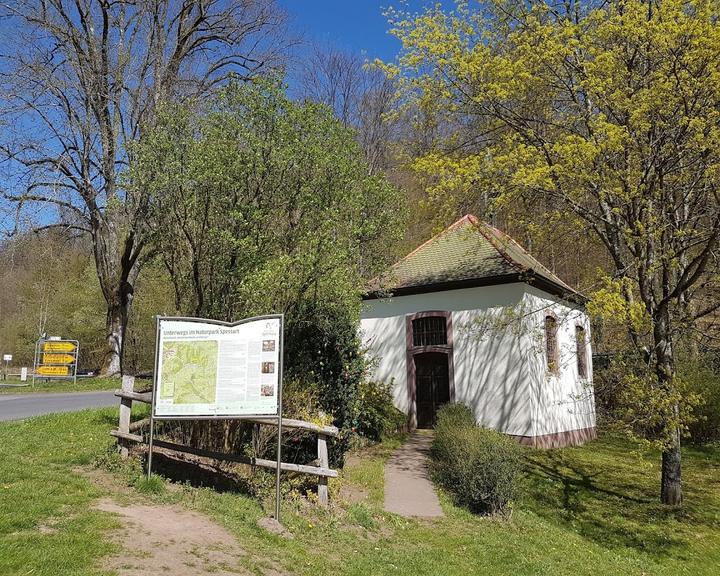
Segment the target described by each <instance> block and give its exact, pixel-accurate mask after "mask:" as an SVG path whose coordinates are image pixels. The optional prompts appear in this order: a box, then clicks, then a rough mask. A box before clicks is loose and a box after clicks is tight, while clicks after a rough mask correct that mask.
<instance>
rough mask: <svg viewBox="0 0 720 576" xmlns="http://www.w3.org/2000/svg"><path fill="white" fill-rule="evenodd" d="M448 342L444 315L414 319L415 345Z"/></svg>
mask: <svg viewBox="0 0 720 576" xmlns="http://www.w3.org/2000/svg"><path fill="white" fill-rule="evenodd" d="M446 344H447V329H446V319H445V317H444V316H428V317H426V318H417V319H415V320H413V346H445V345H446Z"/></svg>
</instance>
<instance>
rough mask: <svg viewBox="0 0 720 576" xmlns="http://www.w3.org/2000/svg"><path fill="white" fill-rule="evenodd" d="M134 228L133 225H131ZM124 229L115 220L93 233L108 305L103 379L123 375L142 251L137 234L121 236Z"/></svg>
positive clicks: (101, 282)
mask: <svg viewBox="0 0 720 576" xmlns="http://www.w3.org/2000/svg"><path fill="white" fill-rule="evenodd" d="M130 225H133V223H130ZM120 229H121V226H120V225H119V223H118V222H117V221H116V219H114V218H112V217H111V218H106V219H105V220H104V221H103V222H101V224H100V225H99V226H97V227H96V229H95V230H94V231H93V248H94V251H95V266H96V269H97V271H98V277H99V279H100V288H101V289H102V292H103V295H104V296H105V301H106V302H107V316H106V321H105V327H106V332H105V334H106V336H105V338H106V346H105V352H104V354H103V361H102V367H101V369H100V374H101V375H102V376H117V375H119V374H122V368H123V365H122V361H123V351H124V346H125V331H126V329H127V325H128V318H129V316H130V308H131V305H132V299H133V292H134V285H135V281H136V280H137V276H138V273H139V271H140V265H139V262H138V260H137V254H138V252H139V249H140V247H139V246H138V245H137V242H136V240H135V234H134V232H130V233H129V234H127V235H125V236H121V232H119V230H120Z"/></svg>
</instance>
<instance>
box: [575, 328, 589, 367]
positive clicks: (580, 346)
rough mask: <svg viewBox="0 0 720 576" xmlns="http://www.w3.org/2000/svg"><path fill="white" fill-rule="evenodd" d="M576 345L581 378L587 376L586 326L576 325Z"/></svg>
mask: <svg viewBox="0 0 720 576" xmlns="http://www.w3.org/2000/svg"><path fill="white" fill-rule="evenodd" d="M575 345H576V346H577V370H578V376H579V377H580V378H587V341H586V339H585V328H583V327H582V326H575Z"/></svg>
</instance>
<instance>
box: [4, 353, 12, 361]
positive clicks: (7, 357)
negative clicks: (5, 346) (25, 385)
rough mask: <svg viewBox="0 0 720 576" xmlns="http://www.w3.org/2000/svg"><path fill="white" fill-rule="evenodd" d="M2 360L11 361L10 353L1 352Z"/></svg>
mask: <svg viewBox="0 0 720 576" xmlns="http://www.w3.org/2000/svg"><path fill="white" fill-rule="evenodd" d="M3 362H12V354H3Z"/></svg>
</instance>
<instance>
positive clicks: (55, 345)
mask: <svg viewBox="0 0 720 576" xmlns="http://www.w3.org/2000/svg"><path fill="white" fill-rule="evenodd" d="M74 351H75V344H73V343H72V342H62V341H58V342H44V343H43V352H74Z"/></svg>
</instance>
